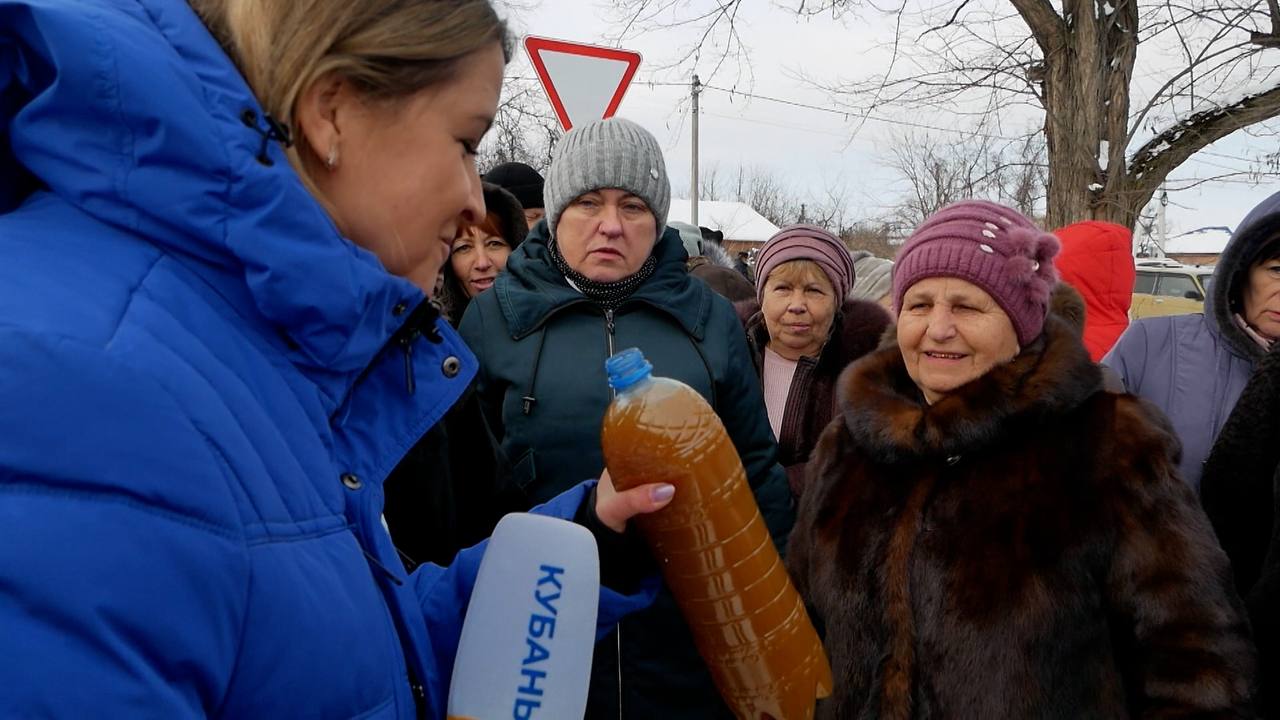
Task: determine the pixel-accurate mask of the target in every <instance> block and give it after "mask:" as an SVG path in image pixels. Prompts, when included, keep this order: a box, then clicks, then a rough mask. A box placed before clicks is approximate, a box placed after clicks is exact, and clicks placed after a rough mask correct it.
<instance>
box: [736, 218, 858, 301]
mask: <svg viewBox="0 0 1280 720" xmlns="http://www.w3.org/2000/svg"><path fill="white" fill-rule="evenodd" d="M791 260H812V261H813V262H815V263H817V264H818V267H820V268H822V271H823V272H824V273H826V274H827V278H828V279H829V280H831V287H832V288H833V289H834V290H835V292H836V307H840V304H841V303H843V302H844V298H845V296H846V295H848V294H849V288H851V287H853V278H854V272H853V258H852V257H850V256H849V251H848V250H846V249H845V247H844V243H842V242H840V239H839V238H837V237H836V236H835V235H832V234H831V233H829V232H827V231H826V230H823V229H822V228H820V227H818V226H817V225H805V224H797V225H788V226H786V227H784V228H782V229H781V230H779V231H778V232H776V233H774V234H773V237H771V238H769V241H768V242H766V243H765V244H764V247H763V248H761V249H760V256H759V257H758V258H756V300H758V301H759V302H761V303H764V284H765V283H766V282H767V281H768V280H769V273H771V272H773V269H774V268H776V267H778V266H779V265H781V264H782V263H784V262H789V261H791Z"/></svg>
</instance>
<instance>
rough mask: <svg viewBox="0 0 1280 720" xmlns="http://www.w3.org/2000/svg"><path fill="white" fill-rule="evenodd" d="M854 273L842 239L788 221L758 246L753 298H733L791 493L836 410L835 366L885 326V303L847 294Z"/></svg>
mask: <svg viewBox="0 0 1280 720" xmlns="http://www.w3.org/2000/svg"><path fill="white" fill-rule="evenodd" d="M855 277H856V276H855V272H854V263H853V258H852V257H851V256H850V255H849V251H848V250H846V249H845V247H844V243H842V242H840V240H839V238H837V237H836V236H834V235H832V234H831V233H829V232H827V231H826V230H823V229H822V228H820V227H817V226H816V225H803V224H802V225H789V226H787V227H784V228H782V229H781V230H779V231H778V232H777V233H775V234H774V236H773V237H771V238H769V241H768V242H766V243H765V245H764V247H763V248H761V249H760V254H759V258H758V260H757V262H756V283H755V299H754V300H745V301H742V302H738V303H736V304H735V308H736V309H737V311H738V317H739V319H741V320H742V323H743V326H744V327H745V328H746V331H747V344H748V345H749V346H750V348H751V359H752V361H753V362H754V363H755V368H756V373H758V374H759V376H760V383H761V386H762V387H763V388H764V404H765V409H766V411H767V412H768V414H769V425H770V427H771V428H772V429H773V434H774V437H776V438H777V439H778V461H779V462H781V463H782V467H783V468H785V469H786V471H787V483H788V484H789V485H790V486H791V494H792V495H793V496H796V497H798V496H799V495H800V494H801V492H802V491H803V490H804V482H803V481H804V477H805V474H804V469H805V464H806V463H807V462H808V461H809V455H810V453H812V452H813V448H814V446H815V445H817V444H818V436H819V435H821V434H822V429H823V428H825V427H826V426H827V423H829V422H831V418H833V417H835V415H836V405H837V403H836V380H837V379H838V378H839V377H840V371H842V370H844V368H845V366H846V365H848V364H849V363H851V362H853V361H854V360H857V359H858V358H860V357H862V356H863V355H866V354H867V353H868V352H871V351H872V350H874V349H875V348H876V345H878V344H879V342H880V335H881V334H883V333H884V330H885V328H886V327H888V326H889V322H890V318H889V315H888V313H886V312H885V311H884V309H883V308H882V307H880V306H879V305H877V304H876V303H874V302H868V301H866V300H855V299H852V298H850V297H849V295H850V289H851V288H852V287H853V285H854V281H855Z"/></svg>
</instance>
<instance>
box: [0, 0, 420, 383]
mask: <svg viewBox="0 0 1280 720" xmlns="http://www.w3.org/2000/svg"><path fill="white" fill-rule="evenodd" d="M0 28H3V34H4V37H3V40H2V41H0V47H3V48H4V52H3V53H0V89H2V90H3V92H2V93H0V123H2V124H0V127H3V128H4V130H5V134H4V135H3V136H0V137H3V138H4V140H5V141H7V142H5V143H4V144H3V145H0V178H3V179H2V180H0V212H8V211H11V210H13V209H14V208H16V207H17V206H19V205H20V204H21V203H22V202H23V200H24V199H25V198H26V197H27V196H28V195H29V194H30V193H31V192H33V191H34V190H35V189H37V188H40V189H43V190H47V191H48V192H50V193H52V194H54V195H56V196H57V197H59V198H61V199H62V200H63V201H65V202H66V203H69V204H70V205H72V206H74V207H75V208H77V209H79V210H80V211H82V212H84V213H87V214H88V215H90V216H92V217H94V218H96V219H97V220H98V221H100V222H102V223H105V224H108V225H111V226H115V227H118V228H122V229H124V230H126V231H128V232H130V233H132V234H133V235H135V236H138V237H140V238H142V239H144V240H146V241H148V242H150V243H152V244H154V245H156V246H158V247H160V248H161V249H162V250H164V251H165V252H167V253H169V254H171V255H173V256H175V257H176V258H178V259H179V260H180V261H182V262H184V264H186V265H187V266H188V267H190V268H192V269H193V270H194V271H195V272H197V273H198V274H200V275H201V276H202V277H204V278H205V279H206V280H208V281H209V282H211V284H213V285H214V286H215V287H218V288H220V289H221V290H223V291H226V292H236V293H243V292H245V290H244V288H246V287H247V290H248V293H249V295H250V296H251V302H252V304H253V305H254V306H255V307H256V308H257V310H258V311H259V312H260V313H261V314H262V315H263V316H264V317H265V318H266V319H267V320H269V321H270V322H271V323H272V324H274V325H275V326H276V327H277V328H278V329H279V331H280V332H281V333H282V334H284V335H285V336H287V337H288V338H289V339H291V340H292V341H293V343H294V345H296V348H295V349H294V350H292V351H291V353H290V358H291V359H292V360H293V361H294V362H295V363H297V364H299V365H300V366H310V367H315V368H323V369H324V370H325V371H330V372H339V373H345V374H348V375H349V374H352V373H356V372H358V371H360V370H362V369H363V368H364V367H366V366H367V365H368V364H369V363H370V361H371V360H372V358H373V356H374V355H375V354H376V353H377V352H378V351H379V350H380V349H381V348H382V347H383V345H384V344H385V343H386V341H387V340H388V339H389V337H390V336H391V335H392V334H393V333H394V332H395V331H396V330H397V329H398V328H399V326H400V325H401V324H402V323H403V322H404V320H405V308H406V307H408V308H411V307H414V306H416V305H418V304H419V303H420V302H421V300H422V299H423V294H422V292H421V291H419V290H418V289H417V288H416V287H414V286H413V285H412V284H410V283H409V282H408V281H405V280H403V279H400V278H397V277H394V276H392V275H391V274H389V273H388V272H387V271H386V270H385V269H384V268H383V267H382V265H381V263H380V262H379V261H378V260H377V259H376V258H375V257H374V256H373V255H372V254H370V253H368V252H366V251H364V250H362V249H360V248H358V247H356V246H355V245H354V244H353V243H351V242H350V241H349V240H347V239H345V238H344V237H342V236H341V235H340V234H339V232H338V230H337V228H336V227H335V226H334V224H333V223H332V222H331V221H330V219H329V217H328V215H327V214H326V213H325V211H324V210H323V209H322V208H321V207H320V205H319V204H318V203H317V202H316V201H315V200H314V199H313V198H312V197H311V195H310V193H309V192H308V191H307V190H306V188H305V187H304V186H303V185H302V182H301V180H300V179H299V178H298V176H297V174H296V173H295V172H294V171H293V169H292V168H291V166H290V165H289V163H288V161H287V160H286V158H285V155H284V153H283V151H282V148H281V146H280V144H279V142H278V141H277V139H276V138H279V137H282V135H281V134H279V133H274V134H273V133H270V132H269V130H270V128H271V125H269V124H268V122H267V120H266V119H265V118H264V113H263V111H262V108H261V107H260V106H259V104H258V102H257V100H255V99H254V97H253V94H252V92H250V90H249V88H248V86H247V85H246V84H245V82H244V80H243V78H242V77H241V76H240V74H239V73H238V72H237V71H236V69H235V67H234V65H233V64H232V63H231V61H230V60H229V59H228V57H227V56H226V54H225V53H224V52H223V51H222V48H221V47H220V46H219V45H218V43H217V42H216V41H215V40H214V39H213V37H212V36H211V35H210V34H209V32H208V31H207V30H206V29H205V27H204V25H203V24H202V23H201V21H200V20H199V18H198V17H197V16H196V15H195V13H194V12H193V11H192V10H191V8H190V7H189V6H188V5H187V3H186V2H184V1H183V0H134V1H133V2H128V3H123V2H112V1H111V0H86V1H85V2H78V3H48V2H39V1H37V0H0Z"/></svg>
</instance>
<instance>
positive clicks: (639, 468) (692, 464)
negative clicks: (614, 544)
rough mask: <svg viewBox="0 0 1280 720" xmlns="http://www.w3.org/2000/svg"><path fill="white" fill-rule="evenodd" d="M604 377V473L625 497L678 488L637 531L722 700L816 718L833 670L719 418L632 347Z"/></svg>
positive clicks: (756, 710)
mask: <svg viewBox="0 0 1280 720" xmlns="http://www.w3.org/2000/svg"><path fill="white" fill-rule="evenodd" d="M605 368H606V370H607V372H608V375H609V384H610V386H612V387H613V389H614V391H615V392H616V393H617V395H616V397H615V398H614V400H613V403H612V404H611V405H610V406H609V409H608V411H607V412H606V413H605V416H604V429H603V432H602V444H603V449H604V458H605V465H606V466H607V467H608V469H609V474H610V476H611V477H612V478H613V484H614V486H615V487H617V488H618V489H619V490H625V489H627V488H630V487H634V486H636V485H641V484H644V483H657V482H663V483H671V484H673V485H675V486H676V494H675V498H674V499H673V500H672V501H671V504H670V505H668V506H667V507H665V508H663V509H662V510H659V511H658V512H656V513H653V514H651V515H642V516H639V517H637V518H635V519H634V520H633V522H636V523H637V524H638V526H639V528H640V530H641V532H642V533H643V534H644V536H645V539H646V540H647V541H648V543H649V545H650V547H651V548H652V550H653V553H654V557H655V558H657V560H658V562H659V563H660V565H661V568H662V574H663V578H664V579H665V580H666V582H667V586H668V587H670V588H671V593H672V595H674V596H675V599H676V603H677V604H678V605H679V606H680V610H681V613H682V614H683V615H684V618H685V621H686V622H687V623H688V624H689V628H690V630H692V632H693V638H694V642H695V644H696V645H697V647H698V652H699V653H700V654H701V655H702V658H703V660H705V661H706V663H707V666H708V667H709V668H710V670H711V675H712V678H713V679H714V680H715V683H716V687H717V688H718V689H719V691H720V695H721V697H723V698H724V700H725V702H726V703H727V704H728V706H729V708H730V709H731V710H733V712H734V714H735V715H737V717H738V718H740V719H742V720H759V719H761V718H772V719H773V720H805V719H807V718H812V717H813V712H814V705H815V704H816V702H817V699H819V698H823V697H826V696H827V695H829V694H830V692H831V685H832V683H831V665H830V663H829V662H828V660H827V656H826V653H825V652H824V651H823V648H822V643H821V641H820V640H819V639H818V634H817V632H816V631H814V629H813V623H812V622H811V621H810V620H809V615H808V613H806V612H805V609H804V602H803V601H802V600H801V599H800V594H799V593H798V592H796V589H795V586H794V585H792V584H791V578H790V577H789V576H788V575H787V571H786V568H785V567H784V566H783V564H782V559H781V557H779V555H778V551H777V549H776V548H775V547H774V545H773V541H772V540H771V539H770V537H769V532H768V530H767V529H766V527H765V524H764V518H762V517H761V515H760V509H759V508H758V507H757V506H756V502H755V497H754V496H753V495H752V494H751V488H750V486H749V485H748V484H747V476H746V472H745V471H744V470H743V468H742V461H741V460H740V459H739V458H738V453H737V450H736V449H735V448H734V446H733V442H732V441H731V440H730V439H729V436H728V433H726V432H725V429H724V425H723V424H722V423H721V422H720V418H719V417H718V416H717V415H716V413H715V411H714V410H712V409H711V406H710V405H708V404H707V402H706V400H704V399H703V398H702V396H701V395H699V394H698V393H697V392H696V391H695V390H694V389H693V388H690V387H689V386H688V385H685V384H684V383H681V382H678V381H676V380H672V379H669V378H661V377H652V369H653V368H652V366H651V365H650V364H649V363H648V361H646V360H645V359H644V355H643V354H642V353H641V352H640V351H639V350H637V349H635V348H631V349H629V350H624V351H622V352H620V353H618V354H617V355H614V356H613V357H611V358H609V359H608V361H606V363H605Z"/></svg>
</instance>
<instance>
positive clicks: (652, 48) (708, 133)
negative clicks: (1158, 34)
mask: <svg viewBox="0 0 1280 720" xmlns="http://www.w3.org/2000/svg"><path fill="white" fill-rule="evenodd" d="M509 13H510V15H511V18H510V19H511V21H512V26H513V29H514V30H515V31H516V32H517V33H519V34H521V35H523V34H526V33H527V34H534V35H541V36H546V37H553V38H559V39H565V40H574V41H581V42H590V43H597V44H606V38H608V37H609V36H616V34H617V32H618V29H619V28H618V26H617V24H616V23H615V22H613V19H612V16H611V15H610V13H609V11H608V9H607V7H606V6H605V5H604V4H599V3H597V4H589V3H587V2H583V1H582V0H541V1H540V2H538V1H536V0H523V7H518V8H516V9H514V10H511V11H509ZM738 26H739V30H740V32H741V35H742V38H743V42H744V44H745V45H746V46H747V47H748V48H749V51H750V67H749V68H743V69H742V74H741V75H739V68H737V67H728V68H723V69H722V70H721V71H720V73H719V74H718V75H716V76H715V77H714V79H713V80H712V81H711V82H712V83H713V84H715V85H717V86H722V87H733V86H735V82H736V87H737V88H738V89H740V90H746V91H748V92H751V93H754V94H757V95H765V96H771V97H776V98H783V99H787V100H792V101H795V102H798V103H802V104H810V105H817V106H819V107H827V108H830V107H832V106H833V103H832V100H831V98H830V96H828V95H826V94H825V93H824V92H823V91H821V90H819V89H816V88H815V87H813V86H812V85H810V84H809V83H806V82H804V81H803V80H800V79H798V76H800V75H805V76H808V77H811V78H815V79H818V80H821V81H824V82H831V81H835V80H837V79H839V78H841V77H845V78H849V77H857V76H863V75H865V74H868V73H870V72H872V71H874V70H875V69H877V68H878V67H879V66H881V65H882V64H883V63H884V62H885V58H886V57H887V55H886V53H885V52H884V51H883V50H882V49H881V48H880V47H879V43H880V42H882V41H884V40H885V39H887V38H889V37H891V36H892V35H891V33H892V28H891V27H890V26H888V25H887V24H885V23H884V22H883V21H881V20H880V19H878V18H874V17H872V18H868V17H865V16H864V17H861V18H852V17H850V18H844V19H842V20H832V19H831V18H829V17H827V18H817V19H810V20H805V19H801V18H797V17H796V16H795V15H794V14H792V13H789V12H787V11H785V10H782V9H779V8H777V7H776V6H775V5H774V4H773V3H769V2H765V1H764V0H760V2H757V3H753V4H748V5H744V6H743V10H742V11H741V14H740V16H739V22H738ZM693 39H694V35H692V34H691V31H674V30H673V31H670V32H665V33H649V34H645V35H641V36H639V37H634V38H630V39H628V40H626V41H625V42H624V43H623V47H625V48H626V49H629V50H635V51H638V52H640V53H641V54H642V55H643V56H644V62H643V63H642V64H641V67H640V71H639V73H638V74H637V79H636V82H633V83H632V86H631V88H630V89H629V90H628V92H627V95H626V98H625V99H624V100H623V103H622V106H621V108H620V110H619V113H618V114H619V115H622V116H624V117H628V118H630V119H632V120H635V121H637V122H639V123H641V124H642V125H644V126H645V127H647V128H649V129H650V130H651V131H652V132H653V133H654V134H655V135H656V136H657V137H658V139H659V140H660V141H661V142H662V144H663V147H664V149H665V151H666V157H667V167H668V172H669V173H670V175H671V180H672V186H673V189H674V190H675V191H676V192H677V193H678V194H683V193H685V192H687V189H688V186H689V177H690V166H691V159H690V155H691V153H690V123H689V122H688V113H687V110H688V104H689V103H688V96H689V90H688V87H687V85H685V84H686V83H688V81H689V80H690V75H689V74H688V73H687V72H683V73H673V72H671V71H663V70H661V69H660V67H661V66H662V65H663V64H666V63H669V62H671V61H673V60H674V59H676V58H677V57H678V56H679V55H680V52H681V50H682V48H684V47H687V46H688V45H689V44H690V43H691V42H693ZM1140 58H1141V56H1140ZM508 73H509V74H512V75H518V76H528V77H532V76H533V72H532V70H531V68H530V66H529V64H528V62H527V60H526V58H525V57H524V51H523V48H521V49H519V50H518V52H517V56H516V58H515V60H514V61H513V62H512V64H511V65H510V67H509V69H508ZM699 73H700V75H701V76H702V79H703V81H704V82H706V81H707V75H708V74H709V73H710V66H709V65H707V66H705V67H700V68H699ZM646 81H653V82H654V83H681V86H672V85H667V84H649V83H648V82H646ZM700 104H701V111H702V114H701V121H700V125H701V132H700V135H701V138H700V155H701V167H702V168H703V172H704V173H705V172H706V171H707V168H709V167H713V166H719V167H720V168H721V172H722V173H726V174H727V173H729V172H730V171H732V170H733V169H735V168H736V167H737V166H739V165H747V166H760V167H763V168H766V169H768V170H770V171H772V172H773V173H774V174H776V175H777V176H778V177H780V178H782V179H784V180H785V181H786V182H787V183H788V184H789V185H791V186H792V187H794V188H795V189H796V190H797V191H798V192H800V193H803V191H805V190H808V191H809V192H810V193H813V194H814V195H821V189H822V188H824V187H827V186H831V185H836V186H840V185H843V186H845V187H846V188H847V192H848V198H849V205H850V208H851V210H852V211H853V212H854V213H856V214H865V215H867V216H873V215H876V214H878V213H880V212H882V211H883V210H884V208H886V207H889V206H892V205H893V204H895V201H896V200H897V199H898V198H899V197H900V196H901V194H902V192H903V190H904V187H902V186H901V185H898V184H895V176H894V173H893V172H892V171H891V170H889V169H888V168H886V167H885V165H884V160H885V157H886V152H885V151H886V148H887V145H888V143H889V142H890V139H891V138H892V136H893V134H894V132H895V131H897V132H901V131H902V130H903V129H904V127H903V126H902V125H901V124H897V123H894V122H892V120H895V119H896V120H906V121H911V122H917V123H920V124H925V125H934V126H937V127H940V128H965V127H970V124H969V122H968V121H966V120H962V119H959V118H956V117H948V116H947V115H945V114H942V113H920V112H916V113H911V112H907V111H901V110H896V111H887V112H886V113H885V114H886V115H889V118H888V119H889V120H890V122H884V121H878V120H868V121H865V122H863V123H861V124H859V122H858V119H857V118H856V117H849V118H846V117H845V116H842V115H838V114H833V113H830V112H822V111H820V110H811V109H805V108H799V107H789V106H785V105H780V104H776V103H773V102H766V101H763V100H759V99H756V100H747V99H745V98H743V97H741V96H738V97H730V96H729V95H727V94H726V93H723V92H717V91H711V90H709V91H706V92H704V93H703V95H702V97H701V103H700ZM1010 117H1011V118H1012V119H1011V120H1010V121H1009V122H1008V124H1009V125H1013V126H1017V125H1018V124H1020V123H1021V124H1023V126H1035V125H1039V124H1040V121H1039V120H1036V119H1035V117H1034V116H1033V115H1028V114H1027V113H1026V112H1025V111H1011V112H1010ZM934 134H936V135H938V136H940V137H947V136H948V133H946V132H935V133H934ZM950 137H957V136H956V135H955V134H954V133H952V134H951V135H950ZM1275 142H1276V141H1275V139H1274V138H1272V139H1258V138H1250V137H1248V136H1247V135H1245V134H1244V133H1236V134H1235V135H1233V136H1230V137H1228V138H1226V139H1224V140H1222V141H1219V142H1218V143H1216V144H1215V145H1214V146H1212V147H1211V148H1209V150H1210V151H1211V153H1213V154H1212V155H1210V154H1201V155H1199V156H1197V157H1196V158H1193V159H1192V160H1191V161H1190V162H1188V163H1186V164H1184V165H1183V167H1182V168H1180V169H1179V170H1178V171H1176V172H1175V174H1174V176H1173V177H1175V178H1183V179H1186V178H1197V177H1208V176H1212V175H1217V174H1221V173H1222V172H1223V168H1224V167H1230V168H1240V167H1241V166H1242V165H1243V164H1242V163H1241V162H1238V161H1235V160H1231V159H1228V158H1231V157H1254V156H1256V155H1257V154H1258V153H1259V152H1260V151H1262V152H1269V151H1274V145H1275ZM1277 190H1280V186H1277V185H1276V183H1275V181H1274V180H1271V181H1268V182H1267V183H1265V184H1262V185H1257V186H1251V185H1247V184H1239V183H1232V184H1223V183H1215V184H1212V185H1202V186H1200V187H1197V188H1194V189H1189V190H1181V191H1176V192H1171V193H1170V206H1169V225H1170V230H1171V234H1173V233H1174V232H1177V231H1185V230H1191V229H1194V228H1198V227H1202V226H1210V225H1227V226H1231V227H1234V226H1235V225H1236V223H1237V222H1238V221H1239V220H1240V219H1241V218H1243V216H1244V215H1245V214H1246V213H1247V212H1248V211H1249V209H1250V208H1252V207H1253V206H1254V205H1256V204H1257V203H1258V202H1260V201H1261V200H1262V199H1264V198H1265V197H1267V196H1268V195H1270V194H1272V193H1273V192H1275V191H1277Z"/></svg>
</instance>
